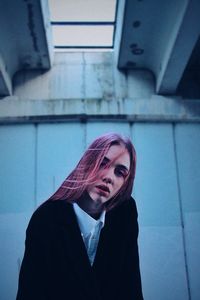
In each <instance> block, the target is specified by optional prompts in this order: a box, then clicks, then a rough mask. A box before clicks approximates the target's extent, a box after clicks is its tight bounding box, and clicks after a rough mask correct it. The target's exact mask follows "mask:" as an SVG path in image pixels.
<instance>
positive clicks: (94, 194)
mask: <svg viewBox="0 0 200 300" xmlns="http://www.w3.org/2000/svg"><path fill="white" fill-rule="evenodd" d="M110 162H111V164H109V163H110ZM107 164H109V166H106V165H107ZM129 169H130V155H129V153H128V151H127V149H126V148H125V147H124V145H113V146H111V147H110V148H109V150H108V152H107V153H106V155H105V157H104V159H103V162H102V164H101V169H100V171H99V176H98V180H97V181H96V182H95V183H94V184H92V185H90V186H89V187H88V189H87V191H88V193H89V195H90V197H91V198H92V199H93V200H94V201H95V202H97V203H98V204H103V203H105V202H107V201H108V200H110V199H111V198H112V197H113V196H115V195H116V194H117V192H118V191H119V190H120V188H121V187H122V185H123V184H124V182H125V180H126V178H127V176H128V172H129Z"/></svg>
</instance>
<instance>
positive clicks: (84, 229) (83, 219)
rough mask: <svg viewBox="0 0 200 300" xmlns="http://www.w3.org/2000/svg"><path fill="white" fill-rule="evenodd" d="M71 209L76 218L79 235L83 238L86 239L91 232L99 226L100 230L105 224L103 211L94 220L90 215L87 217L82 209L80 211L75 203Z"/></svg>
mask: <svg viewBox="0 0 200 300" xmlns="http://www.w3.org/2000/svg"><path fill="white" fill-rule="evenodd" d="M73 208H74V211H75V214H76V216H77V220H78V224H79V226H80V230H81V233H82V234H83V236H84V237H87V236H88V235H89V234H90V233H91V231H92V230H93V229H94V228H95V227H96V226H97V225H99V224H100V226H101V228H103V226H104V223H105V214H106V212H105V210H104V211H103V212H102V213H101V215H100V217H99V219H98V220H95V219H94V218H92V217H91V216H90V215H88V214H87V213H86V212H85V211H84V210H83V209H81V208H80V206H78V204H77V203H73Z"/></svg>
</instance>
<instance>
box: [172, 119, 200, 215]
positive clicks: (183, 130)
mask: <svg viewBox="0 0 200 300" xmlns="http://www.w3.org/2000/svg"><path fill="white" fill-rule="evenodd" d="M175 138H176V151H177V161H178V171H179V183H180V194H181V200H182V205H183V210H184V212H196V211H198V212H200V125H199V124H188V125H186V124H177V125H176V127H175Z"/></svg>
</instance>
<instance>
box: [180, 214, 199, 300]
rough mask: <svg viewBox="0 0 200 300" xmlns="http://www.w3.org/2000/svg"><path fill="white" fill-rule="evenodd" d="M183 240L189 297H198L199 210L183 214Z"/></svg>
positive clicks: (196, 299)
mask: <svg viewBox="0 0 200 300" xmlns="http://www.w3.org/2000/svg"><path fill="white" fill-rule="evenodd" d="M184 231H185V241H186V254H187V263H188V272H189V283H190V291H191V299H192V300H199V299H200V277H199V274H200V212H192V213H186V214H185V226H184Z"/></svg>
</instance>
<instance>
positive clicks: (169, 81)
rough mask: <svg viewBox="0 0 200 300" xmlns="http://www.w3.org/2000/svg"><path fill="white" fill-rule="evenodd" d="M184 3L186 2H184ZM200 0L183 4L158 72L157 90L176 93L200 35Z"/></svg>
mask: <svg viewBox="0 0 200 300" xmlns="http://www.w3.org/2000/svg"><path fill="white" fill-rule="evenodd" d="M183 3H184V2H183ZM199 12H200V1H199V0H191V1H188V2H187V5H183V6H182V11H181V12H180V14H179V18H177V24H176V25H175V26H174V30H173V32H172V33H171V40H170V41H169V42H168V43H167V46H166V51H165V55H164V57H163V60H162V62H161V66H160V72H159V73H158V74H157V83H156V91H157V92H158V93H161V94H174V93H175V92H176V89H177V86H178V84H179V82H180V79H181V77H182V75H183V72H184V69H185V67H186V65H187V63H188V61H189V58H190V56H191V54H192V51H193V49H194V47H195V45H196V43H197V40H198V37H199V35H200V22H199Z"/></svg>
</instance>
